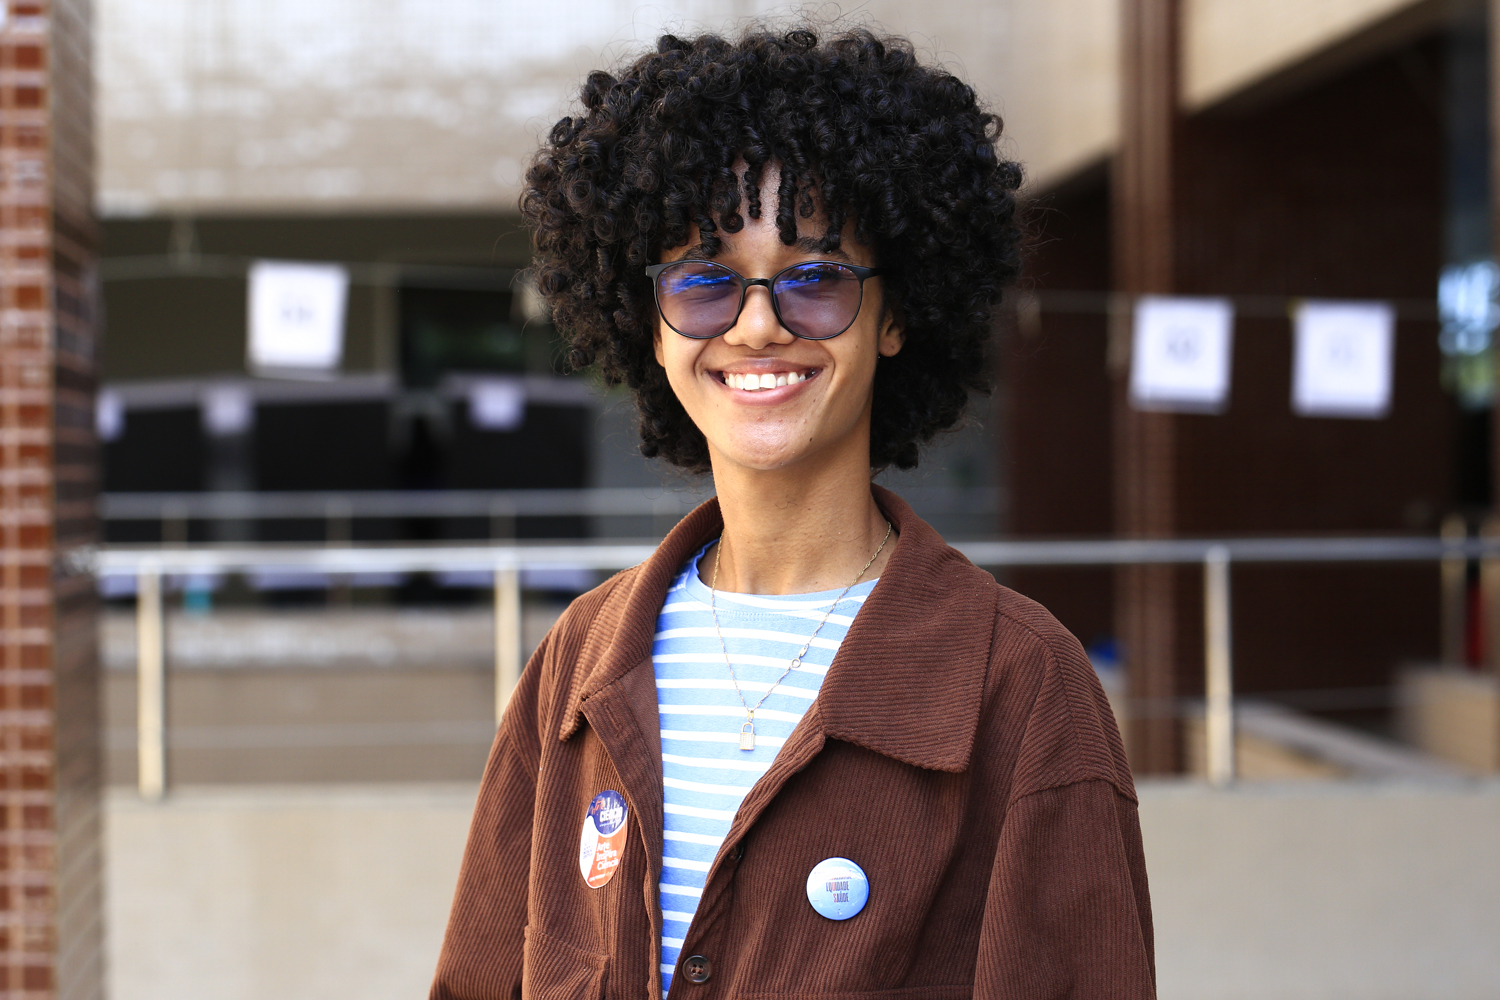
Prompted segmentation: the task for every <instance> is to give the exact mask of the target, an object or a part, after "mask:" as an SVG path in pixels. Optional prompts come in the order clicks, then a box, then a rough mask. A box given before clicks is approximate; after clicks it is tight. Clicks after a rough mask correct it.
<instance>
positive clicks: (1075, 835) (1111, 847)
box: [431, 488, 1155, 1000]
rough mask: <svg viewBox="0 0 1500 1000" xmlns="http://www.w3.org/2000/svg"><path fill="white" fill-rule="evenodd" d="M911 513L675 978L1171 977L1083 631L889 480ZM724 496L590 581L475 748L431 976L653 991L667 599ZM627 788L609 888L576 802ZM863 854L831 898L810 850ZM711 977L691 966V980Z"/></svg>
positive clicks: (489, 989)
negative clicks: (482, 760) (851, 885)
mask: <svg viewBox="0 0 1500 1000" xmlns="http://www.w3.org/2000/svg"><path fill="white" fill-rule="evenodd" d="M876 499H877V502H878V503H879V505H880V507H881V508H882V509H883V510H884V512H885V513H886V516H887V517H889V518H890V519H891V521H892V522H893V523H894V524H895V526H896V529H897V531H898V532H900V535H899V538H898V540H897V542H896V546H895V551H894V552H893V553H892V555H891V558H890V561H889V564H888V565H887V567H886V568H885V570H884V572H883V573H882V574H881V578H880V581H879V583H878V584H877V585H876V587H875V589H874V591H873V592H872V593H871V595H870V596H869V598H868V599H867V600H866V602H865V604H864V607H863V608H862V609H861V611H860V612H859V615H858V617H857V618H856V619H855V620H854V624H853V625H852V626H851V627H850V629H849V632H848V635H847V636H846V638H845V640H844V643H843V646H842V648H841V649H840V650H839V652H838V655H837V657H836V658H835V660H834V662H833V666H832V667H831V668H830V669H829V671H828V674H827V677H826V679H825V680H824V682H823V686H822V690H821V691H820V692H819V694H818V696H817V699H816V700H815V701H814V702H813V704H812V706H811V708H809V710H808V712H807V714H806V716H804V717H803V719H802V722H801V723H800V724H799V725H798V726H797V728H796V731H795V732H794V733H793V734H792V735H791V737H789V738H788V739H787V741H786V744H785V745H784V746H783V747H782V750H781V752H780V754H779V755H778V756H777V758H776V762H775V764H774V765H773V766H772V767H771V769H770V770H769V771H768V772H767V773H766V774H765V775H764V777H762V778H761V779H760V781H759V783H758V784H756V786H755V787H754V788H753V789H752V790H751V792H750V794H749V795H748V796H747V797H746V798H745V800H744V803H743V805H742V806H741V807H740V810H739V813H738V815H737V816H736V817H735V820H734V824H733V826H732V828H731V830H730V833H729V836H728V837H727V838H726V839H725V841H724V845H723V848H722V849H721V850H720V851H719V854H718V856H717V857H716V858H715V859H714V861H713V865H712V868H711V869H710V871H709V873H708V876H707V883H706V885H705V887H704V890H703V896H702V899H701V901H700V902H699V905H698V909H697V913H696V915H695V916H694V918H693V922H692V924H691V926H690V929H689V931H688V935H687V938H686V939H685V940H684V942H683V946H682V955H683V956H684V961H685V962H686V959H687V956H702V957H703V958H704V959H706V960H707V961H706V962H704V963H700V964H699V966H698V969H699V970H700V977H701V973H702V972H705V971H706V973H707V979H706V981H705V982H701V983H694V982H690V981H689V977H688V976H687V975H683V974H679V975H677V976H675V977H674V978H673V982H672V991H671V996H670V997H669V1000H719V998H739V1000H757V998H763V1000H771V998H775V1000H794V998H796V1000H959V998H965V997H971V996H972V997H982V998H986V1000H990V998H993V1000H1000V998H1005V1000H1012V998H1014V1000H1022V998H1026V1000H1038V998H1052V997H1076V998H1100V1000H1102V998H1106V997H1108V998H1111V1000H1116V998H1149V997H1152V996H1154V995H1155V985H1154V980H1155V968H1154V959H1153V950H1152V948H1153V946H1152V930H1151V904H1150V900H1149V898H1148V896H1147V891H1146V870H1145V863H1144V859H1143V857H1142V852H1141V835H1140V827H1139V825H1138V823H1137V818H1136V799H1135V791H1134V787H1133V785H1132V783H1131V777H1130V768H1129V765H1128V764H1127V762H1126V760H1125V754H1124V750H1123V748H1122V746H1121V743H1120V737H1119V734H1118V732H1117V731H1116V728H1115V722H1114V718H1113V716H1112V715H1111V714H1110V709H1109V705H1108V702H1107V701H1106V700H1105V698H1104V694H1103V692H1102V690H1101V689H1100V687H1099V683H1098V680H1097V678H1096V677H1095V675H1094V672H1093V670H1092V669H1091V667H1090V665H1089V661H1088V659H1087V658H1086V657H1085V655H1084V652H1083V650H1082V649H1081V648H1080V647H1079V645H1078V642H1077V641H1076V640H1075V639H1074V638H1073V637H1072V636H1071V635H1069V634H1068V632H1067V631H1066V630H1064V629H1063V627H1062V626H1061V625H1059V624H1058V623H1057V621H1056V620H1055V619H1054V618H1053V617H1052V616H1051V615H1049V614H1048V613H1047V612H1046V611H1045V610H1043V609H1042V608H1041V607H1040V606H1039V605H1037V604H1035V603H1033V602H1032V601H1029V600H1027V599H1026V598H1024V597H1021V596H1019V595H1017V594H1015V593H1014V592H1012V591H1010V590H1007V589H1006V588H1004V587H1001V586H999V585H998V584H997V583H996V582H995V581H994V579H993V578H992V577H991V576H990V575H989V574H988V573H985V572H983V571H982V570H979V569H977V568H975V567H974V566H973V565H972V564H970V563H969V562H968V561H967V560H966V559H964V558H963V556H961V555H960V554H958V553H957V552H956V551H954V550H953V549H951V548H949V547H948V546H947V545H945V544H944V543H943V541H942V539H941V538H940V537H939V536H938V535H937V533H936V532H934V531H933V530H932V528H930V527H929V526H928V525H927V524H926V523H924V522H923V521H922V520H921V519H919V518H918V517H917V516H916V515H915V514H913V513H912V511H911V509H910V508H909V507H908V506H907V505H906V504H905V503H903V502H902V501H901V500H900V499H899V498H897V497H896V496H895V495H894V494H892V493H890V492H888V491H885V490H881V489H879V488H877V489H876ZM721 524H722V522H721V520H720V516H719V511H718V505H717V502H716V501H709V502H708V503H706V504H704V505H702V506H701V507H699V508H698V509H697V510H696V511H694V512H693V513H692V514H690V515H689V516H688V517H687V518H685V519H684V520H683V521H682V522H681V523H680V524H679V525H678V526H677V528H676V529H675V530H673V532H672V533H671V534H670V535H669V536H668V537H667V539H666V540H665V541H664V542H663V543H662V545H661V547H660V548H659V549H658V550H657V552H656V553H655V555H653V556H652V557H651V559H649V560H648V561H646V562H645V563H643V564H641V565H640V566H637V567H635V568H634V569H630V570H626V571H625V572H623V573H620V574H618V575H617V576H615V577H613V578H612V579H610V580H609V581H608V582H606V583H604V584H603V585H601V586H600V587H598V588H597V589H595V590H594V591H592V592H590V593H588V594H585V595H584V596H582V597H580V598H579V599H578V600H576V601H574V602H573V604H572V606H571V607H569V609H568V610H567V611H566V612H565V613H564V615H563V616H562V618H561V619H560V620H559V621H558V623H557V625H556V627H554V628H553V630H552V631H551V633H550V634H549V635H548V636H547V638H546V640H545V641H544V642H543V643H542V645H541V647H540V648H539V649H538V650H537V652H536V654H535V655H534V656H533V657H532V659H531V661H530V662H529V663H528V664H527V667H526V670H525V672H524V674H523V676H522V678H521V683H520V684H519V686H518V687H517V690H516V692H515V695H514V696H513V698H512V700H511V703H510V706H509V708H508V709H507V710H506V713H505V719H504V722H503V723H502V725H501V727H500V732H499V734H498V735H497V737H496V740H495V745H494V748H493V750H492V751H491V753H490V758H489V763H488V765H487V766H486V768H485V774H484V781H483V785H482V787H481V789H480V793H479V801H478V805H477V807H476V809H475V813H474V820H473V825H472V828H471V829H470V831H469V842H468V847H467V850H466V852H465V855H464V860H463V867H462V870H461V872H460V874H459V881H458V891H457V894H456V896H455V899H454V903H453V911H452V915H451V917H450V919H449V923H448V930H447V936H446V938H445V940H444V943H443V950H442V954H441V957H440V958H439V961H438V969H437V977H436V980H435V982H434V983H433V987H432V994H431V995H432V997H433V998H434V1000H510V998H515V997H522V998H528V1000H529V998H537V1000H603V998H630V1000H658V998H659V994H660V990H661V970H660V968H659V963H660V951H661V948H660V936H661V913H660V908H659V905H658V901H657V882H658V878H659V875H660V871H661V855H662V765H661V745H660V738H659V731H660V726H659V722H658V717H657V708H656V685H655V675H654V672H653V668H652V663H651V646H652V636H653V633H654V631H655V627H656V618H657V614H658V612H659V611H660V609H661V605H662V600H663V598H664V597H665V595H666V590H667V587H668V586H669V585H670V583H671V581H672V578H673V577H674V576H675V574H676V573H677V572H678V570H679V569H680V568H681V566H682V564H683V563H684V562H685V561H686V560H687V558H688V557H689V555H690V554H691V553H693V552H695V551H696V550H697V549H698V548H699V547H700V546H702V545H703V544H704V543H705V542H707V541H708V540H709V539H711V538H714V537H716V536H717V535H718V533H719V531H720V528H721ZM606 789H613V790H615V791H617V792H619V793H620V794H621V795H623V796H624V799H625V802H626V804H627V806H628V819H627V821H626V834H625V841H624V847H623V851H622V857H621V860H620V864H619V867H618V869H617V870H616V871H615V873H614V877H613V878H612V879H611V880H610V881H609V882H608V884H606V885H604V886H603V887H601V888H597V889H594V888H590V887H589V886H588V885H587V884H585V882H584V879H583V877H582V875H581V874H580V870H579V835H580V831H581V829H582V823H583V819H584V813H585V810H586V809H587V808H588V806H589V803H590V802H591V801H592V800H593V798H594V797H595V796H596V795H598V794H599V793H600V792H601V791H604V790H606ZM831 857H842V858H848V859H851V860H853V861H854V862H856V863H857V864H859V865H860V866H861V867H862V868H863V869H864V871H865V873H866V874H867V875H868V877H869V883H870V890H869V902H868V904H867V905H866V906H865V908H864V910H863V911H862V912H860V913H859V914H858V915H857V916H855V917H853V918H851V919H848V920H843V921H834V920H829V919H827V918H825V917H823V916H820V915H819V914H818V913H817V912H815V911H814V910H813V908H812V907H811V906H810V905H809V903H808V900H807V895H806V880H807V875H808V872H809V871H810V870H811V869H812V867H813V866H814V865H816V864H817V863H818V862H819V861H822V860H824V859H825V858H831ZM695 978H698V977H695Z"/></svg>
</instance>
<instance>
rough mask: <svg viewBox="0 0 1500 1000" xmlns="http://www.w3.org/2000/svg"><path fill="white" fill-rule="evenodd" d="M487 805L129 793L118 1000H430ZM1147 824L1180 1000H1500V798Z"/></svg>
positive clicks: (1154, 793) (121, 840) (1257, 795)
mask: <svg viewBox="0 0 1500 1000" xmlns="http://www.w3.org/2000/svg"><path fill="white" fill-rule="evenodd" d="M473 794H474V789H473V786H472V785H431V786H404V787H403V786H397V787H386V788H383V789H379V790H375V789H372V788H370V787H369V786H366V787H364V788H360V787H357V786H306V787H303V788H295V789H294V788H286V787H281V788H276V787H247V788H238V789H230V788H216V789H197V790H193V789H189V790H185V791H178V792H175V793H173V795H172V796H171V797H170V798H169V799H168V800H167V802H166V803H165V804H162V805H159V806H148V805H144V804H142V803H141V802H139V801H138V800H137V799H136V798H135V797H134V795H133V793H130V792H128V791H124V790H119V791H116V792H114V793H112V797H111V798H110V800H109V811H108V837H109V839H108V846H109V880H110V881H109V906H110V912H109V927H110V937H109V947H110V977H111V978H110V996H111V997H113V998H114V1000H198V998H199V997H203V996H206V995H212V996H214V997H215V998H217V1000H261V998H265V997H276V998H278V1000H304V998H306V1000H324V998H327V997H360V998H362V1000H386V998H390V1000H396V998H398V997H400V998H408V1000H409V998H411V997H416V996H422V995H423V994H424V992H425V990H426V987H427V984H428V981H429V979H430V976H431V973H432V968H433V965H434V963H435V961H436V957H437V949H438V946H439V943H440V941H441V936H442V928H443V922H444V920H445V919H446V914H447V908H448V903H449V900H450V897H451V894H452V890H453V885H454V880H455V878H456V875H457V871H458V862H459V856H460V851H461V849H462V844H463V840H464V837H465V832H466V828H467V823H468V817H469V812H470V810H471V808H472V805H473ZM1141 820H1142V827H1143V829H1144V833H1145V840H1146V851H1147V861H1148V866H1149V870H1150V877H1151V895H1152V899H1153V903H1154V907H1155V915H1156V940H1157V962H1158V969H1159V980H1160V995H1161V997H1162V1000H1252V998H1253V1000H1313V998H1317V1000H1428V998H1431V1000H1439V998H1442V1000H1481V998H1483V1000H1492V998H1493V996H1494V984H1495V983H1497V982H1500V949H1497V948H1496V947H1495V941H1496V940H1497V939H1500V853H1497V852H1496V851H1495V849H1494V847H1495V831H1496V830H1500V784H1497V783H1493V782H1492V783H1488V784H1483V783H1475V784H1463V783H1459V784H1449V785H1430V786H1418V785H1377V784H1356V783H1335V782H1312V783H1306V784H1303V785H1300V786H1296V787H1293V786H1279V787H1278V786H1259V787H1250V788H1242V789H1239V790H1236V791H1231V792H1212V791H1210V790H1208V789H1207V788H1205V787H1204V786H1202V785H1197V784H1185V783H1175V782H1174V783H1149V784H1145V785H1143V787H1142V788H1141ZM876 891H878V887H877V889H876Z"/></svg>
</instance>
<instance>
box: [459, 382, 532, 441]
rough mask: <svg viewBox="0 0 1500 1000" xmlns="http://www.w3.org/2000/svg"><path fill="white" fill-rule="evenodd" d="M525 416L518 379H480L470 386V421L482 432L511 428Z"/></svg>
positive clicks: (523, 388) (524, 388)
mask: <svg viewBox="0 0 1500 1000" xmlns="http://www.w3.org/2000/svg"><path fill="white" fill-rule="evenodd" d="M525 418H526V385H525V383H523V382H522V381H521V380H520V379H498V378H497V379H479V380H477V381H475V382H474V383H473V384H472V385H470V386H469V422H470V423H472V424H473V425H474V426H475V427H477V428H479V429H480V430H484V431H513V430H515V429H516V428H518V427H520V426H521V422H522V421H523V420H524V419H525Z"/></svg>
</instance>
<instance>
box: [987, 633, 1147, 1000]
mask: <svg viewBox="0 0 1500 1000" xmlns="http://www.w3.org/2000/svg"><path fill="white" fill-rule="evenodd" d="M1039 624H1040V626H1041V627H1039V628H1038V629H1037V631H1035V632H1033V633H1032V634H1033V635H1034V636H1035V639H1036V640H1038V641H1036V642H1035V643H1034V644H1032V643H1027V645H1029V646H1030V648H1029V649H1028V650H1026V652H1025V654H1024V655H1023V656H1022V657H1021V658H1020V659H1021V660H1022V661H1024V667H1022V668H1020V669H1018V671H1017V672H1018V673H1019V674H1022V675H1026V676H1030V677H1035V678H1036V682H1035V683H1036V687H1035V689H1034V690H1035V695H1034V697H1033V699H1032V701H1031V704H1030V709H1029V715H1028V717H1027V720H1026V724H1025V728H1024V733H1023V735H1022V738H1021V745H1020V750H1019V754H1018V757H1017V760H1016V766H1015V772H1014V774H1013V778H1012V781H1011V784H1010V787H1009V790H1008V792H1005V793H1002V794H1006V797H1007V799H1008V807H1007V809H1006V813H1005V818H1004V820H1003V825H1002V827H1001V830H1000V837H999V842H998V844H997V847H996V852H995V860H994V863H993V866H992V868H991V872H990V884H989V889H988V894H987V896H986V900H985V910H984V922H983V925H982V927H981V930H980V945H979V955H978V957H977V963H976V967H975V983H974V985H975V989H974V996H975V998H976V1000H1021V998H1023V997H1024V998H1025V1000H1053V998H1057V1000H1061V998H1065V997H1066V998H1069V1000H1104V998H1109V1000H1118V998H1130V1000H1151V998H1153V997H1155V996H1156V962H1155V952H1154V943H1153V940H1152V928H1151V899H1150V895H1149V893H1148V892H1147V887H1146V860H1145V853H1144V851H1143V849H1142V844H1141V827H1140V821H1139V817H1138V815H1137V812H1136V799H1135V785H1134V782H1133V780H1132V778H1131V774H1130V763H1129V761H1128V760H1127V759H1126V757H1125V748H1124V746H1123V744H1122V743H1121V740H1120V733H1119V729H1118V728H1117V727H1116V725H1115V717H1114V712H1113V711H1112V710H1111V709H1110V706H1109V700H1108V699H1107V698H1105V696H1104V690H1103V688H1102V687H1101V686H1100V684H1099V678H1098V675H1097V674H1096V673H1095V672H1094V668H1093V666H1092V664H1090V663H1089V660H1088V657H1087V656H1086V655H1085V654H1084V652H1083V648H1082V647H1081V646H1079V645H1078V641H1077V640H1076V639H1074V638H1073V636H1071V635H1070V634H1068V633H1067V632H1066V631H1065V630H1064V629H1063V628H1062V627H1061V626H1060V625H1057V624H1056V622H1055V620H1053V619H1052V618H1051V616H1048V617H1047V619H1046V621H1045V622H1041V623H1039Z"/></svg>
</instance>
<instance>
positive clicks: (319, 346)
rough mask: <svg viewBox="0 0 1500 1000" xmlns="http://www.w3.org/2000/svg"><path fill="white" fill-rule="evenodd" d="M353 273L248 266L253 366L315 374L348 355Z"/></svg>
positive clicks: (322, 267)
mask: <svg viewBox="0 0 1500 1000" xmlns="http://www.w3.org/2000/svg"><path fill="white" fill-rule="evenodd" d="M348 295H349V273H348V272H347V271H346V270H344V268H342V267H340V266H338V265H337V264H303V263H296V262H292V261H276V260H259V261H256V262H255V263H254V264H252V265H251V267H250V337H249V355H250V367H251V368H252V369H253V370H256V371H262V372H287V373H297V372H304V373H308V374H316V373H319V372H331V371H333V370H335V369H337V368H338V366H339V362H340V361H341V360H342V359H343V353H344V304H345V302H346V300H347V299H348Z"/></svg>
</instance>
